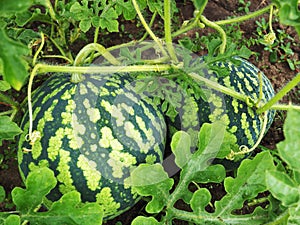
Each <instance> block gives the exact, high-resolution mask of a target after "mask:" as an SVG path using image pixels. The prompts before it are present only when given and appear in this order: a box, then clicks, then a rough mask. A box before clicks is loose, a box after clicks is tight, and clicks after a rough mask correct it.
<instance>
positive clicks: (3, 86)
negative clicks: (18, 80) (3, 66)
mask: <svg viewBox="0 0 300 225" xmlns="http://www.w3.org/2000/svg"><path fill="white" fill-rule="evenodd" d="M9 89H10V85H9V83H7V82H6V81H5V80H0V91H7V90H9Z"/></svg>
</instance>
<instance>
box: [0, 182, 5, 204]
mask: <svg viewBox="0 0 300 225" xmlns="http://www.w3.org/2000/svg"><path fill="white" fill-rule="evenodd" d="M4 199H5V190H4V187H2V186H1V185H0V202H3V201H4Z"/></svg>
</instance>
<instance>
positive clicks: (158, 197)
mask: <svg viewBox="0 0 300 225" xmlns="http://www.w3.org/2000/svg"><path fill="white" fill-rule="evenodd" d="M173 183H174V181H173V179H171V178H169V177H168V174H167V173H166V172H165V171H164V168H163V167H162V165H161V164H153V165H149V164H140V165H139V166H138V167H137V168H135V169H134V170H133V171H132V173H131V176H130V177H129V178H128V179H127V180H126V181H125V184H128V185H130V186H132V188H133V190H134V191H136V192H137V193H138V194H139V195H141V196H152V200H151V201H150V202H149V203H148V204H147V206H146V211H147V212H148V213H158V212H160V211H161V210H162V209H163V207H164V206H165V205H166V204H167V200H168V197H169V190H170V189H171V188H172V186H173Z"/></svg>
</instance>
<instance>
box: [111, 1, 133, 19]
mask: <svg viewBox="0 0 300 225" xmlns="http://www.w3.org/2000/svg"><path fill="white" fill-rule="evenodd" d="M116 12H117V14H118V15H121V14H123V16H124V18H125V20H132V19H134V18H135V16H136V11H135V9H134V7H133V5H132V2H131V1H128V2H124V0H118V1H117V2H116Z"/></svg>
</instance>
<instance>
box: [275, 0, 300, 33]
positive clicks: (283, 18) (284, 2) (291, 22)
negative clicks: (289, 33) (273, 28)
mask: <svg viewBox="0 0 300 225" xmlns="http://www.w3.org/2000/svg"><path fill="white" fill-rule="evenodd" d="M272 2H273V3H275V4H276V5H277V7H278V8H279V20H280V23H282V24H285V25H288V26H294V27H295V29H296V31H297V33H298V35H300V10H299V3H298V0H273V1H272Z"/></svg>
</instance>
